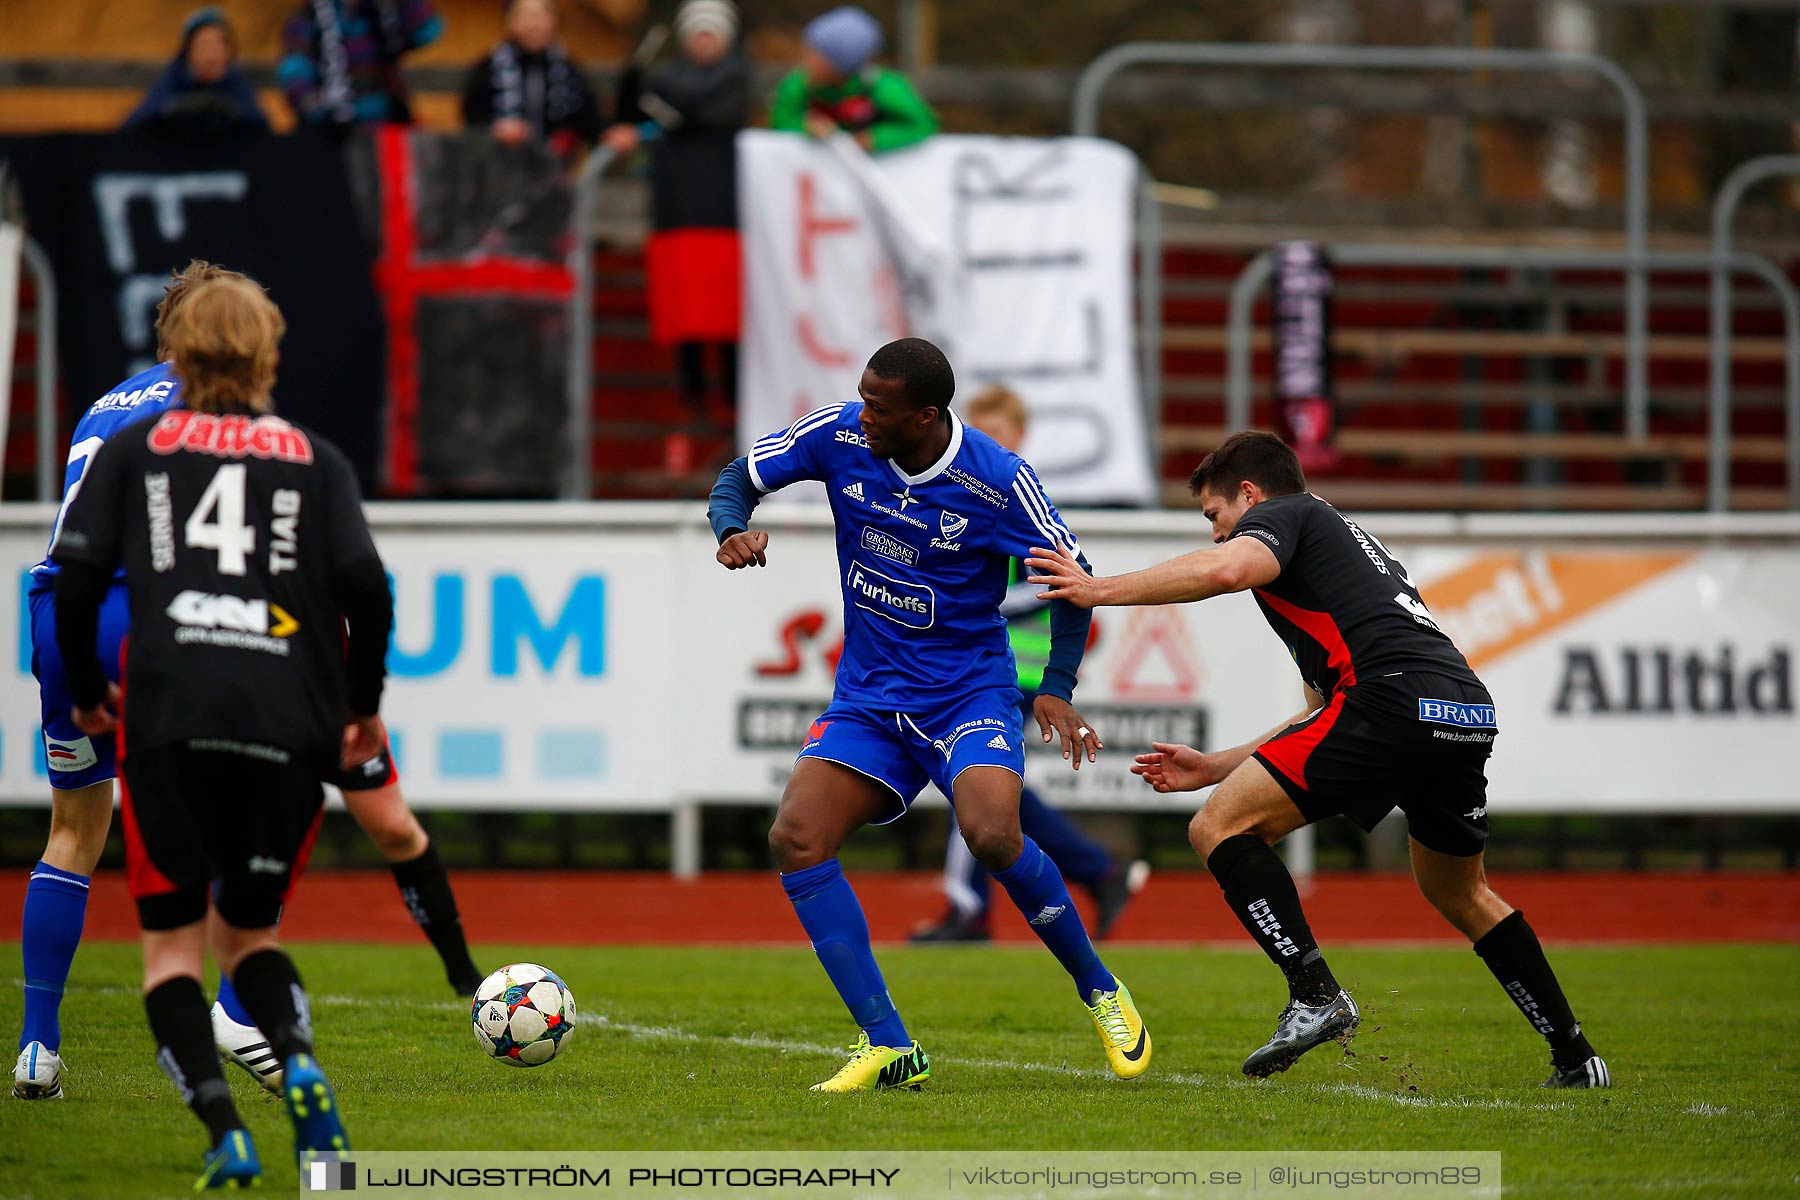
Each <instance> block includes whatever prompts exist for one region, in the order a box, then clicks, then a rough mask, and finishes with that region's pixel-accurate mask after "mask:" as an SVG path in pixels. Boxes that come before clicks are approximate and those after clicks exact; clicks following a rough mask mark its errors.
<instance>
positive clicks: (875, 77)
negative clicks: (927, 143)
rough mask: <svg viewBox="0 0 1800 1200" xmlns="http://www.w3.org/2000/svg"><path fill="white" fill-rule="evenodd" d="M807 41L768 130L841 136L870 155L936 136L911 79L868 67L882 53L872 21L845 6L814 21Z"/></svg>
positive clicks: (777, 101)
mask: <svg viewBox="0 0 1800 1200" xmlns="http://www.w3.org/2000/svg"><path fill="white" fill-rule="evenodd" d="M803 40H804V42H805V45H806V51H805V57H804V58H803V59H802V60H801V64H800V66H798V67H796V68H795V69H794V70H793V71H792V72H790V73H789V74H788V76H787V77H786V78H785V79H783V80H782V81H781V85H780V86H779V87H778V88H777V89H776V91H775V101H774V104H773V106H772V108H771V109H770V113H769V127H770V128H772V129H781V130H786V131H788V132H792V133H809V134H811V135H812V136H813V137H816V138H826V137H830V136H831V135H832V134H833V133H835V132H837V131H838V130H840V129H842V130H844V131H845V132H847V133H850V134H853V135H854V136H855V138H856V140H857V143H858V144H859V145H861V146H862V148H863V149H864V150H867V151H869V152H870V153H872V154H881V153H883V152H885V151H888V150H898V149H900V148H901V147H902V146H910V145H912V144H913V143H915V142H922V141H924V140H925V139H926V138H928V137H930V136H931V135H932V134H934V133H936V132H937V128H938V120H937V114H936V113H934V112H932V111H931V106H930V105H929V104H927V103H925V99H924V97H922V96H920V95H919V93H918V91H917V90H916V89H914V87H913V85H912V84H911V83H910V82H908V81H907V78H906V77H905V76H904V75H901V74H899V73H898V72H896V71H889V70H886V69H884V68H882V67H878V66H874V65H872V64H871V62H870V60H871V59H873V58H874V57H875V56H876V55H877V54H879V53H881V45H882V34H881V23H880V22H878V21H877V20H876V19H875V18H874V17H872V16H870V15H869V14H868V13H866V12H864V11H863V10H862V9H860V8H857V7H855V6H854V5H850V4H846V5H843V6H842V7H840V8H834V9H832V10H831V11H830V12H828V13H825V14H824V15H823V16H819V17H815V18H814V19H813V20H812V21H811V23H809V24H808V25H807V26H806V30H805V33H804V34H803Z"/></svg>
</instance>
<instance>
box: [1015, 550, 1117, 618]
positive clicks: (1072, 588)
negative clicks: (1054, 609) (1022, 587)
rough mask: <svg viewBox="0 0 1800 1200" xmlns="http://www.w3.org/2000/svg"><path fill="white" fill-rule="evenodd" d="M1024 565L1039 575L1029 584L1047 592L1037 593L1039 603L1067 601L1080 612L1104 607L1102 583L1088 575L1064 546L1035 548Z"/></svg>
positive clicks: (1032, 577)
mask: <svg viewBox="0 0 1800 1200" xmlns="http://www.w3.org/2000/svg"><path fill="white" fill-rule="evenodd" d="M1025 565H1026V566H1028V567H1030V568H1032V569H1033V570H1035V571H1036V572H1037V574H1035V575H1033V576H1031V577H1030V578H1028V579H1027V580H1026V582H1027V583H1035V584H1037V585H1038V586H1040V587H1042V588H1043V589H1044V590H1043V591H1041V592H1039V593H1038V597H1037V598H1038V599H1039V600H1067V601H1068V602H1069V603H1070V604H1073V605H1075V606H1076V607H1078V608H1093V607H1094V606H1095V605H1096V604H1100V603H1103V601H1102V600H1101V597H1100V581H1099V580H1097V579H1095V578H1094V577H1093V576H1092V575H1089V574H1088V573H1087V571H1086V569H1084V568H1083V567H1082V565H1081V563H1080V561H1079V560H1077V559H1076V557H1075V556H1074V555H1073V554H1071V553H1069V552H1068V551H1067V550H1065V549H1064V548H1062V547H1061V546H1058V547H1057V548H1056V549H1054V550H1043V549H1039V548H1038V547H1035V546H1034V547H1032V550H1031V555H1030V557H1028V558H1026V560H1025Z"/></svg>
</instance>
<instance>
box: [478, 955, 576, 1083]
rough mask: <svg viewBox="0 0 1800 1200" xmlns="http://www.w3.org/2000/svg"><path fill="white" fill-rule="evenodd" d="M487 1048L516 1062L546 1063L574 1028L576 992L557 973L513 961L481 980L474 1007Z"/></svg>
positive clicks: (518, 1064) (483, 1045)
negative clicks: (573, 994)
mask: <svg viewBox="0 0 1800 1200" xmlns="http://www.w3.org/2000/svg"><path fill="white" fill-rule="evenodd" d="M469 1018H470V1020H471V1021H472V1022H473V1023H474V1027H475V1042H476V1044H477V1045H479V1046H480V1047H481V1050H482V1053H484V1054H486V1055H488V1056H489V1057H490V1058H497V1059H499V1060H500V1061H501V1062H503V1063H508V1064H510V1065H512V1066H515V1067H541V1066H543V1065H544V1064H545V1063H547V1062H549V1061H550V1060H551V1059H553V1058H555V1057H556V1056H557V1055H558V1054H559V1053H561V1052H562V1049H563V1047H564V1046H567V1045H568V1044H569V1035H570V1034H571V1033H573V1032H574V1029H575V997H574V996H572V995H570V993H569V987H568V985H567V984H565V983H564V982H563V981H562V980H561V979H560V978H558V977H557V974H556V972H554V971H552V970H550V969H549V968H548V967H540V966H538V965H537V964H536V963H513V964H512V965H510V966H505V967H501V968H500V969H499V970H498V971H495V972H494V973H493V974H492V975H489V976H488V977H487V978H486V979H484V980H482V982H481V986H480V987H478V988H476V989H475V1000H474V1003H473V1004H472V1005H471V1006H470V1008H469Z"/></svg>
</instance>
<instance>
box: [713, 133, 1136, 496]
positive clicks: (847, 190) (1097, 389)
mask: <svg viewBox="0 0 1800 1200" xmlns="http://www.w3.org/2000/svg"><path fill="white" fill-rule="evenodd" d="M1137 178H1138V165H1137V160H1136V159H1135V158H1133V157H1132V155H1131V153H1130V152H1129V151H1127V150H1125V149H1124V148H1122V147H1120V146H1118V145H1115V144H1114V143H1111V142H1106V141H1101V140H1099V139H1092V138H1054V139H1032V138H1002V137H986V136H958V135H943V136H940V137H935V138H932V139H930V140H929V141H927V142H924V143H922V144H920V145H918V146H915V147H912V148H909V149H906V150H902V151H898V152H895V153H893V154H887V155H883V156H881V157H879V158H875V159H869V158H868V157H867V156H865V155H862V153H861V151H859V150H856V149H854V148H853V147H846V146H841V145H835V144H834V145H830V146H827V145H821V144H819V143H817V142H813V141H811V140H809V139H806V138H800V137H795V136H793V135H791V134H785V133H772V132H769V131H766V130H750V131H746V132H744V133H742V134H740V135H739V136H738V195H739V201H738V203H739V209H740V217H741V220H742V224H743V235H744V236H743V246H744V332H743V370H742V373H741V376H740V383H739V395H740V402H739V412H740V414H741V416H740V419H739V422H738V429H739V436H740V438H741V439H742V445H743V449H744V450H745V451H746V452H748V450H749V448H750V445H751V443H752V442H753V441H754V440H755V439H756V438H759V437H761V436H763V435H764V434H767V433H769V432H771V431H772V430H775V429H779V428H782V427H784V426H786V425H788V424H790V423H791V422H792V421H793V420H794V419H795V418H797V417H799V416H801V415H802V414H804V413H807V412H810V411H812V410H813V409H815V408H820V407H823V406H824V405H827V404H841V403H843V402H844V401H846V400H854V399H855V398H856V383H857V380H858V379H859V378H860V377H861V374H862V369H863V366H864V364H865V363H866V362H867V361H868V358H869V355H870V354H872V353H873V352H874V351H875V350H876V349H877V348H878V347H879V346H881V345H882V344H884V343H886V342H889V341H892V340H894V339H895V338H900V337H906V336H909V335H911V336H918V337H924V338H927V339H929V340H931V341H933V342H935V343H937V344H938V345H939V346H940V347H942V348H943V350H944V352H945V353H946V354H947V355H948V356H949V358H950V362H951V365H952V366H953V367H954V368H955V370H956V377H957V395H958V397H959V398H961V399H967V398H968V397H970V396H972V395H974V394H975V393H976V392H977V391H979V390H980V389H981V388H982V387H984V386H985V385H987V384H990V383H1003V384H1005V385H1007V386H1008V387H1011V388H1013V389H1014V390H1015V391H1017V392H1018V393H1019V394H1020V395H1021V396H1022V397H1023V398H1024V400H1025V402H1026V404H1027V405H1028V406H1029V408H1030V410H1031V431H1030V434H1029V436H1028V438H1027V440H1026V444H1025V446H1024V455H1025V457H1026V459H1027V460H1028V461H1030V462H1031V463H1032V465H1033V466H1034V467H1035V468H1036V469H1037V472H1038V474H1039V476H1040V477H1042V479H1043V481H1044V484H1045V487H1046V488H1047V489H1048V490H1049V492H1050V494H1051V496H1052V497H1053V498H1055V499H1056V501H1057V503H1058V504H1061V505H1076V504H1147V503H1149V502H1150V500H1151V498H1152V495H1153V492H1154V487H1155V483H1154V478H1153V473H1152V470H1151V464H1150V455H1149V448H1148V443H1147V441H1146V436H1145V427H1144V415H1143V401H1142V397H1141V395H1140V393H1139V380H1138V370H1137V354H1136V349H1135V344H1134V337H1133V323H1132V304H1133V296H1132V281H1131V231H1132V216H1133V196H1134V190H1135V188H1136V186H1137ZM793 490H795V491H800V489H793Z"/></svg>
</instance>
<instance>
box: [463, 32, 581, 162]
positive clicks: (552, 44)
mask: <svg viewBox="0 0 1800 1200" xmlns="http://www.w3.org/2000/svg"><path fill="white" fill-rule="evenodd" d="M506 31H507V35H508V36H507V40H506V41H504V42H501V43H500V44H499V45H498V46H496V47H495V48H494V50H493V52H492V53H490V54H489V55H488V56H487V57H486V58H484V59H482V60H481V61H480V62H478V63H476V64H475V65H474V66H473V67H472V68H470V71H469V75H468V78H467V80H466V81H465V82H464V84H463V94H462V109H463V121H464V123H465V124H466V125H468V127H469V128H471V129H478V128H485V129H488V130H489V131H490V132H491V133H492V134H493V136H494V137H495V138H496V139H497V140H499V141H501V142H504V143H507V144H509V145H513V144H517V143H519V142H522V141H524V140H526V139H527V138H529V137H533V136H535V137H537V138H540V139H542V140H544V141H547V142H550V143H551V144H552V145H553V146H555V147H556V148H557V149H558V150H567V149H570V148H571V147H570V146H569V145H566V144H562V143H568V142H571V141H574V140H579V141H581V142H592V141H593V140H594V139H595V137H596V136H597V135H598V133H599V129H600V115H599V109H598V106H597V105H596V104H595V101H594V94H593V91H592V89H590V88H589V87H588V82H587V79H586V77H585V76H584V75H583V74H582V73H581V69H580V68H579V67H578V66H576V65H575V63H574V62H572V61H571V60H570V59H569V56H568V55H567V54H566V53H565V52H564V51H563V48H562V47H561V46H560V45H558V44H557V42H556V10H555V8H554V7H553V6H552V5H551V4H550V3H549V0H512V3H510V4H508V5H507V8H506Z"/></svg>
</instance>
